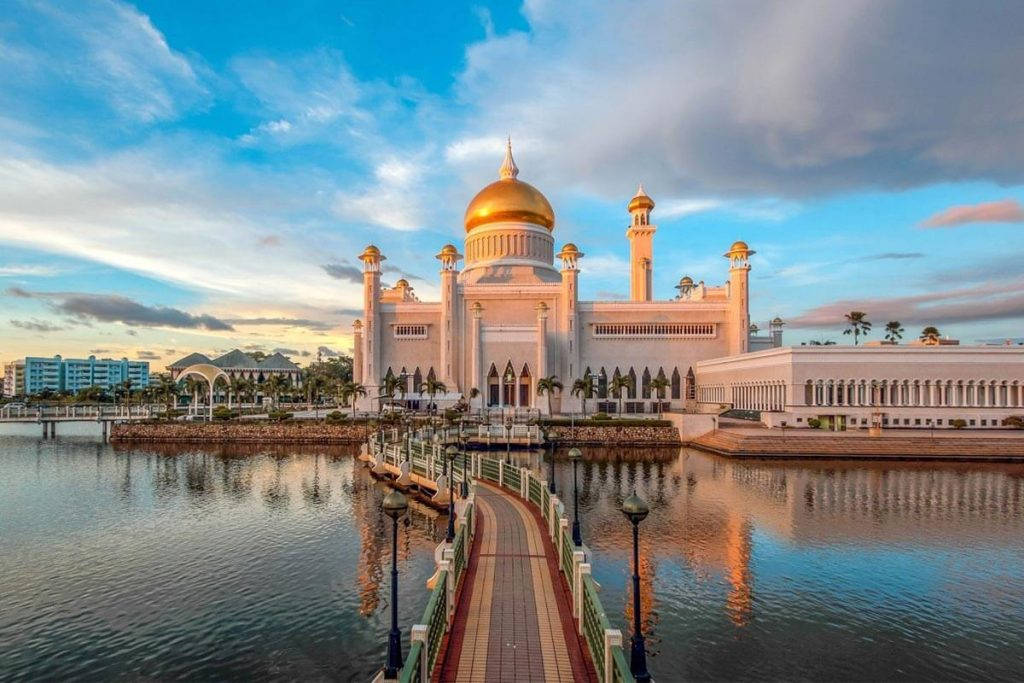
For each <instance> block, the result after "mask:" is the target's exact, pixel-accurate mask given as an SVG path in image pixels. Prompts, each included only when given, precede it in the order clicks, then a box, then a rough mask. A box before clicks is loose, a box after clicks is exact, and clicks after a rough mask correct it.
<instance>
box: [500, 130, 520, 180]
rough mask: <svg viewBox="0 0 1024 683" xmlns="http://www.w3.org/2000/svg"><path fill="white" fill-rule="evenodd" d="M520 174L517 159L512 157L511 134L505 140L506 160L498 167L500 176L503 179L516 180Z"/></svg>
mask: <svg viewBox="0 0 1024 683" xmlns="http://www.w3.org/2000/svg"><path fill="white" fill-rule="evenodd" d="M518 175H519V167H518V166H516V160H515V159H513V158H512V136H511V135H510V136H509V137H508V138H507V139H506V140H505V160H504V161H502V162H501V168H499V169H498V177H499V178H501V179H502V180H509V179H512V180H515V179H516V176H518Z"/></svg>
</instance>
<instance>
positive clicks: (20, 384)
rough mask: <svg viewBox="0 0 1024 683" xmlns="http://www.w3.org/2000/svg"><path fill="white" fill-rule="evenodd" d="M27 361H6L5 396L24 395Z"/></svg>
mask: <svg viewBox="0 0 1024 683" xmlns="http://www.w3.org/2000/svg"><path fill="white" fill-rule="evenodd" d="M24 394H25V361H24V360H16V361H11V362H10V363H4V396H24Z"/></svg>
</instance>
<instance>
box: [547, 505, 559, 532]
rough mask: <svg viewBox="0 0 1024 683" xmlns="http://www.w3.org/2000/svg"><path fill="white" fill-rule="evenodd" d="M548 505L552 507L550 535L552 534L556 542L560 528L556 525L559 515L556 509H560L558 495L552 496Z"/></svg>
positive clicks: (549, 519) (549, 520)
mask: <svg viewBox="0 0 1024 683" xmlns="http://www.w3.org/2000/svg"><path fill="white" fill-rule="evenodd" d="M548 506H549V507H550V509H549V510H548V536H550V537H551V541H552V542H554V540H555V538H556V537H557V529H558V527H557V526H555V525H556V524H558V516H557V515H556V514H555V511H556V510H557V509H558V496H551V497H550V498H549V499H548Z"/></svg>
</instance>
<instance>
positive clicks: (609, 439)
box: [546, 420, 682, 446]
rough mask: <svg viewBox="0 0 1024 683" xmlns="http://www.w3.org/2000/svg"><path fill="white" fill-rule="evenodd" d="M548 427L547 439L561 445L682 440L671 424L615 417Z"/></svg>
mask: <svg viewBox="0 0 1024 683" xmlns="http://www.w3.org/2000/svg"><path fill="white" fill-rule="evenodd" d="M546 429H547V430H548V438H550V439H551V440H552V441H554V442H555V443H558V444H587V445H612V444H614V445H629V446H678V445H680V444H681V443H682V441H681V440H680V439H679V430H678V429H677V428H676V427H674V426H673V425H671V424H661V425H645V424H630V420H615V421H609V422H608V424H602V425H594V424H584V425H576V426H575V427H572V426H566V425H558V426H549V427H546Z"/></svg>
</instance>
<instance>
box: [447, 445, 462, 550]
mask: <svg viewBox="0 0 1024 683" xmlns="http://www.w3.org/2000/svg"><path fill="white" fill-rule="evenodd" d="M444 453H445V455H446V456H448V457H447V458H446V460H449V461H450V462H451V467H449V468H448V534H447V535H446V536H445V540H446V541H448V542H449V543H451V542H452V541H454V540H455V458H457V457H458V456H459V449H458V448H456V447H455V446H449V447H448V448H446V449H444Z"/></svg>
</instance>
